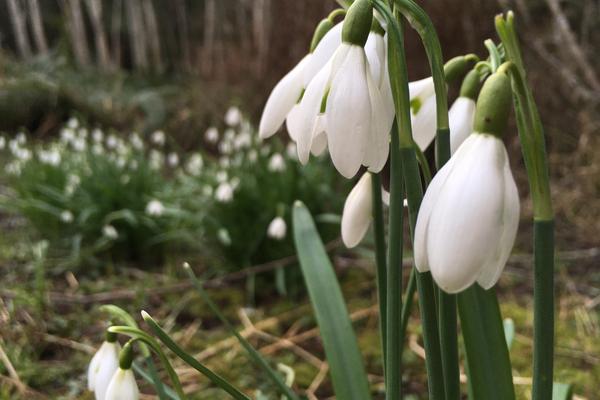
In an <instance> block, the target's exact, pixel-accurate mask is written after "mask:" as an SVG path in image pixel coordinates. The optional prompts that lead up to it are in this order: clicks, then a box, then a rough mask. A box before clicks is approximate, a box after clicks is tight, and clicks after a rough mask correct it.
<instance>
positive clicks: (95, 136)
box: [92, 128, 104, 143]
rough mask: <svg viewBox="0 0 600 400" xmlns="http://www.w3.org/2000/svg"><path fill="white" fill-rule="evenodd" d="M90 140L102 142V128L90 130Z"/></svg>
mask: <svg viewBox="0 0 600 400" xmlns="http://www.w3.org/2000/svg"><path fill="white" fill-rule="evenodd" d="M92 140H93V141H94V142H96V143H102V141H103V140H104V132H102V129H100V128H95V129H94V130H93V131H92Z"/></svg>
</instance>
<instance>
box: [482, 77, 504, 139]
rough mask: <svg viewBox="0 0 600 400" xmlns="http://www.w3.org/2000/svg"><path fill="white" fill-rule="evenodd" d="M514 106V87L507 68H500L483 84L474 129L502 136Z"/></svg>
mask: <svg viewBox="0 0 600 400" xmlns="http://www.w3.org/2000/svg"><path fill="white" fill-rule="evenodd" d="M511 108H512V89H511V85H510V78H509V76H508V75H507V73H506V70H505V69H503V68H500V69H499V71H498V72H496V73H494V74H492V75H491V76H490V77H489V78H488V79H487V80H486V81H485V83H484V84H483V87H482V88H481V92H480V93H479V98H478V99H477V109H476V111H475V123H474V131H475V132H479V133H489V134H492V135H494V136H497V137H499V138H501V137H502V136H503V135H504V132H505V131H506V126H507V123H508V115H509V113H510V109H511Z"/></svg>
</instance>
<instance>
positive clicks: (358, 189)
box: [342, 172, 373, 248]
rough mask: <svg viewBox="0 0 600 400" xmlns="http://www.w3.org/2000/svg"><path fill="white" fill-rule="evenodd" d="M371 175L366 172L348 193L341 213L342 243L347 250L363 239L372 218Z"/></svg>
mask: <svg viewBox="0 0 600 400" xmlns="http://www.w3.org/2000/svg"><path fill="white" fill-rule="evenodd" d="M371 185H372V180H371V174H370V173H369V172H366V173H365V174H364V175H363V176H362V177H361V178H360V179H359V181H358V183H357V184H356V186H354V188H353V189H352V190H351V191H350V194H349V195H348V197H347V198H346V202H345V203H344V211H343V213H342V241H343V242H344V245H346V247H348V248H352V247H355V246H356V245H358V244H359V243H360V241H361V240H362V239H363V237H364V236H365V234H366V233H367V231H368V230H369V226H370V225H371V220H372V218H373V194H372V188H371Z"/></svg>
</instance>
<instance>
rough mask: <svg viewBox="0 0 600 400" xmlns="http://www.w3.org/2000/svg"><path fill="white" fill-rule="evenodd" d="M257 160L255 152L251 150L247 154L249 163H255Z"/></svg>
mask: <svg viewBox="0 0 600 400" xmlns="http://www.w3.org/2000/svg"><path fill="white" fill-rule="evenodd" d="M294 151H296V148H295V147H294ZM257 159H258V153H257V151H256V150H254V149H252V150H250V151H249V152H248V161H250V162H251V163H254V162H256V160H257Z"/></svg>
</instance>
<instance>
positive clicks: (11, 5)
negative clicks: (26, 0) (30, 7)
mask: <svg viewBox="0 0 600 400" xmlns="http://www.w3.org/2000/svg"><path fill="white" fill-rule="evenodd" d="M7 4H8V11H9V13H10V19H11V22H12V26H13V33H14V35H15V39H16V44H17V50H18V52H19V55H20V56H21V57H22V58H24V59H26V60H27V59H29V58H31V45H30V44H29V36H27V29H26V26H25V13H24V12H23V9H22V8H21V5H20V4H19V1H18V0H7Z"/></svg>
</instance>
